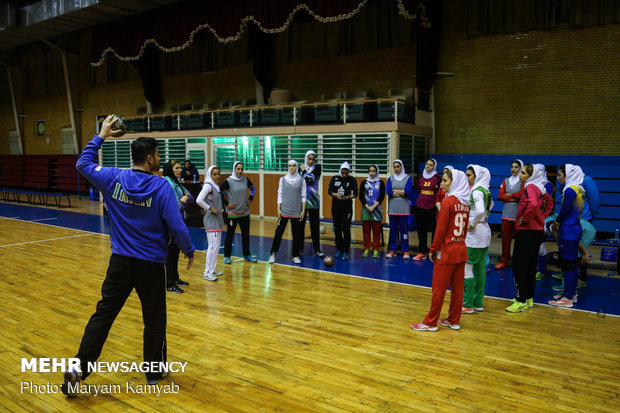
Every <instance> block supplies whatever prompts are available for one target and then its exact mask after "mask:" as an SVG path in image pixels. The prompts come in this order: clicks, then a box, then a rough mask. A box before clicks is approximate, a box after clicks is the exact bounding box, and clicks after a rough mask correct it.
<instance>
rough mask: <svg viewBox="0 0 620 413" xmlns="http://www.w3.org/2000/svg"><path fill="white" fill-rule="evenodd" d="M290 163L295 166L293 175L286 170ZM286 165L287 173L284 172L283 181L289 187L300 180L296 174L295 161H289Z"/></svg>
mask: <svg viewBox="0 0 620 413" xmlns="http://www.w3.org/2000/svg"><path fill="white" fill-rule="evenodd" d="M291 162H292V163H294V164H295V172H293V173H291V172H290V171H289V170H288V166H290V165H291ZM286 165H287V172H286V175H284V179H286V182H288V183H289V184H290V185H293V184H295V183H296V182H297V181H299V180H300V179H301V175H299V172H297V161H296V160H294V159H291V160H290V161H288V163H287V164H286Z"/></svg>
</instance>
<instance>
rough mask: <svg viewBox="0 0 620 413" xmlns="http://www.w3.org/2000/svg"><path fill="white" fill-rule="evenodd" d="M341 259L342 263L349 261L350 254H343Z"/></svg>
mask: <svg viewBox="0 0 620 413" xmlns="http://www.w3.org/2000/svg"><path fill="white" fill-rule="evenodd" d="M340 259H342V261H346V260H348V259H349V254H347V253H346V252H343V253H342V255H341V256H340Z"/></svg>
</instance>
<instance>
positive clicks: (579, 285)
mask: <svg viewBox="0 0 620 413" xmlns="http://www.w3.org/2000/svg"><path fill="white" fill-rule="evenodd" d="M585 287H586V282H585V281H583V280H579V281H577V288H585Z"/></svg>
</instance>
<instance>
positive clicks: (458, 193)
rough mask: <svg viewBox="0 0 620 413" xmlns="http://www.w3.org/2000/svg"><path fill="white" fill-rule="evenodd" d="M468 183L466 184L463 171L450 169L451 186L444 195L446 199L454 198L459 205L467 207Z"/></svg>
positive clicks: (465, 176)
mask: <svg viewBox="0 0 620 413" xmlns="http://www.w3.org/2000/svg"><path fill="white" fill-rule="evenodd" d="M469 192H470V191H469V182H467V175H465V173H464V172H463V171H459V170H458V169H452V184H450V189H448V193H447V194H446V198H447V197H449V196H455V197H457V199H458V200H459V202H460V203H461V204H464V205H469Z"/></svg>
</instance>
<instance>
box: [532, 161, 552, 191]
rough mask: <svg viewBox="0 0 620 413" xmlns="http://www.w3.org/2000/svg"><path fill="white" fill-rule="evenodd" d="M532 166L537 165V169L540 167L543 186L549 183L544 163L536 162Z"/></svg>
mask: <svg viewBox="0 0 620 413" xmlns="http://www.w3.org/2000/svg"><path fill="white" fill-rule="evenodd" d="M534 166H537V167H538V169H540V170H541V171H542V174H543V186H545V185H547V184H548V183H549V180H548V179H547V168H545V165H543V164H541V163H537V164H535V165H534Z"/></svg>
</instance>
